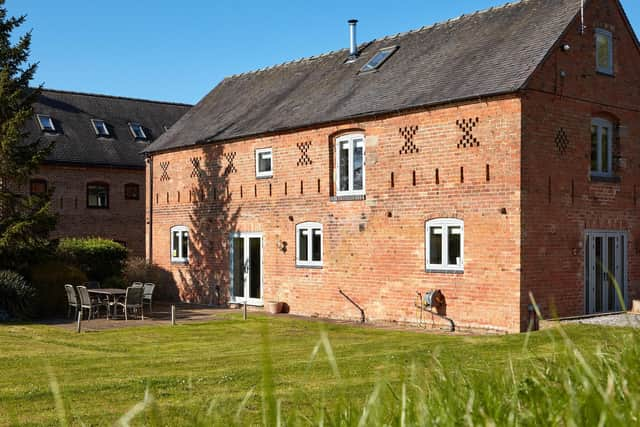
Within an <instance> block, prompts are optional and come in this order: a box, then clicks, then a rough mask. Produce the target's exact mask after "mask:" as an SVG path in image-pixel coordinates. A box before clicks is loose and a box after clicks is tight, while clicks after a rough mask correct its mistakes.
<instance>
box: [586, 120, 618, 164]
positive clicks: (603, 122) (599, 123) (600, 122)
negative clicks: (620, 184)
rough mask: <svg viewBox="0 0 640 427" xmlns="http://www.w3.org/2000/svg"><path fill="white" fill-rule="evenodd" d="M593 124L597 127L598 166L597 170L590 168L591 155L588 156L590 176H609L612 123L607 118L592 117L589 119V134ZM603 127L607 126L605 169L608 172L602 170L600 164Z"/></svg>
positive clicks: (611, 160)
mask: <svg viewBox="0 0 640 427" xmlns="http://www.w3.org/2000/svg"><path fill="white" fill-rule="evenodd" d="M593 126H596V127H597V128H598V131H597V141H596V142H597V144H598V160H597V163H598V167H597V170H591V156H589V169H590V170H591V176H604V177H610V176H613V123H611V122H610V121H609V120H605V119H601V118H597V117H594V118H593V119H591V128H590V129H589V130H590V132H589V133H590V134H591V131H592V128H593ZM603 128H607V129H608V130H609V139H608V141H607V142H608V144H607V145H608V147H607V157H608V164H607V170H608V172H603V167H602V166H603V165H602V148H601V145H602V129H603ZM589 151H591V150H589Z"/></svg>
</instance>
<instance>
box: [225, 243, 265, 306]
mask: <svg viewBox="0 0 640 427" xmlns="http://www.w3.org/2000/svg"><path fill="white" fill-rule="evenodd" d="M230 259H231V302H232V303H244V302H245V301H246V303H247V304H248V305H257V306H262V305H263V299H262V233H233V234H231V256H230Z"/></svg>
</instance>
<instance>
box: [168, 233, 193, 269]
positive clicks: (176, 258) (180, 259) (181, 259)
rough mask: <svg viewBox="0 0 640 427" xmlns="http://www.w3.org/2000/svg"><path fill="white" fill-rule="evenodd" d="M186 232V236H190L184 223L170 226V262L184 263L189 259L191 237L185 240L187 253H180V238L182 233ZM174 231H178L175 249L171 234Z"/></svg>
mask: <svg viewBox="0 0 640 427" xmlns="http://www.w3.org/2000/svg"><path fill="white" fill-rule="evenodd" d="M185 231H186V232H187V236H190V233H189V228H188V227H185V226H184V225H176V226H173V227H171V231H170V233H169V239H170V240H171V243H170V246H171V262H179V263H186V262H188V261H189V252H191V239H190V238H189V240H188V241H187V255H186V256H185V255H184V254H183V253H181V251H182V239H183V233H184V232H185ZM174 233H179V234H178V248H177V249H176V248H175V247H174V244H173V234H174ZM174 253H175V254H176V255H174Z"/></svg>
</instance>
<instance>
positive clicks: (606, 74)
mask: <svg viewBox="0 0 640 427" xmlns="http://www.w3.org/2000/svg"><path fill="white" fill-rule="evenodd" d="M596 74H597V75H599V76H603V77H613V78H615V76H616V75H615V73H614V72H613V71H606V70H596Z"/></svg>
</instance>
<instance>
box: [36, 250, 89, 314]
mask: <svg viewBox="0 0 640 427" xmlns="http://www.w3.org/2000/svg"><path fill="white" fill-rule="evenodd" d="M86 281H87V275H86V274H84V273H83V272H82V271H81V270H80V269H79V268H77V267H74V266H72V265H68V264H65V263H63V262H61V261H47V262H44V263H42V264H39V265H36V266H35V267H33V269H32V270H31V283H33V287H34V288H35V290H36V302H35V309H36V313H35V314H36V315H37V316H39V317H45V316H52V315H56V314H61V313H65V312H66V308H67V296H66V293H65V290H64V285H65V284H67V283H69V284H72V285H74V286H77V285H81V284H82V283H84V282H86Z"/></svg>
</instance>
